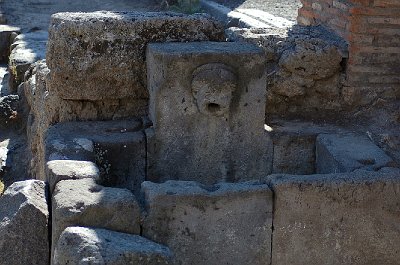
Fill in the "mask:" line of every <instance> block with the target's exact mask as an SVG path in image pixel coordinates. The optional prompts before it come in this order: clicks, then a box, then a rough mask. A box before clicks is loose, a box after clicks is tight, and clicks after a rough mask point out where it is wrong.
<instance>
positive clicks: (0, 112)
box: [0, 95, 19, 126]
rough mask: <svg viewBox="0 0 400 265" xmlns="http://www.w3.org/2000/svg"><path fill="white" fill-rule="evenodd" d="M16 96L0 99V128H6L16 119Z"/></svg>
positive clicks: (17, 98)
mask: <svg viewBox="0 0 400 265" xmlns="http://www.w3.org/2000/svg"><path fill="white" fill-rule="evenodd" d="M18 102H19V96H18V95H8V96H4V97H0V126H7V125H8V124H10V123H11V122H12V121H13V120H14V119H15V118H16V117H17V105H18Z"/></svg>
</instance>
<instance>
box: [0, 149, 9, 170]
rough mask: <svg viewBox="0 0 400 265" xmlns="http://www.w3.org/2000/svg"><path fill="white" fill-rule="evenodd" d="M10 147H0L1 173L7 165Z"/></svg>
mask: <svg viewBox="0 0 400 265" xmlns="http://www.w3.org/2000/svg"><path fill="white" fill-rule="evenodd" d="M7 155H8V148H6V147H0V174H1V173H2V172H3V171H4V169H5V168H6V167H7V160H8V159H7V158H8V156H7Z"/></svg>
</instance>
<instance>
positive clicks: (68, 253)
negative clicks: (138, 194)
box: [52, 227, 173, 265]
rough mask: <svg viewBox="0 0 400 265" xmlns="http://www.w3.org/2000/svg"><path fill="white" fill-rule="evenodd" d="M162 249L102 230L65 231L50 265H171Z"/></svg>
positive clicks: (158, 246) (79, 229)
mask: <svg viewBox="0 0 400 265" xmlns="http://www.w3.org/2000/svg"><path fill="white" fill-rule="evenodd" d="M172 262H173V254H172V252H171V251H170V250H169V249H168V248H167V247H165V246H162V245H159V244H157V243H154V242H152V241H150V240H148V239H146V238H143V237H140V236H137V235H130V234H124V233H118V232H115V231H110V230H105V229H95V228H86V227H68V228H67V229H65V230H64V231H63V233H62V234H61V237H60V240H59V241H58V243H57V247H56V249H55V255H54V258H53V260H52V265H67V264H107V265H124V264H141V265H158V264H172Z"/></svg>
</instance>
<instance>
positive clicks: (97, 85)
mask: <svg viewBox="0 0 400 265" xmlns="http://www.w3.org/2000/svg"><path fill="white" fill-rule="evenodd" d="M105 28H106V29H107V30H105ZM149 29H151V30H149ZM223 36H224V34H223V28H222V26H221V25H220V24H218V23H216V22H215V21H214V20H213V19H211V18H210V17H209V16H206V15H190V16H189V15H183V14H182V15H179V14H173V13H138V12H120V13H118V12H94V13H86V14H84V13H59V14H56V15H54V16H53V18H52V23H51V26H50V30H49V43H48V51H47V55H46V57H47V60H46V61H40V62H38V63H37V64H36V66H35V67H34V68H32V69H31V71H30V73H28V74H27V76H26V80H27V81H26V82H25V84H24V94H25V96H26V99H27V102H28V105H29V108H30V114H29V118H28V123H27V133H28V139H29V142H30V143H29V144H30V148H31V151H32V161H31V168H32V172H31V174H32V176H34V177H36V178H37V179H43V177H44V162H43V161H44V150H43V146H44V135H45V132H46V130H47V129H48V128H49V126H51V125H53V124H55V123H58V122H64V121H76V120H78V121H87V120H118V119H124V118H129V117H140V116H144V115H146V114H147V109H148V94H147V89H146V82H147V81H146V66H145V49H146V46H147V43H150V42H183V41H207V40H213V41H222V40H223ZM47 65H48V66H47Z"/></svg>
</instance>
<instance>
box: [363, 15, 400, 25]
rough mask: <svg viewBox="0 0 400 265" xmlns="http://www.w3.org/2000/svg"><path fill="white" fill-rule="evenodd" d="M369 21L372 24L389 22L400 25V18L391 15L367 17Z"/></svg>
mask: <svg viewBox="0 0 400 265" xmlns="http://www.w3.org/2000/svg"><path fill="white" fill-rule="evenodd" d="M399 16H400V14H399ZM367 21H368V23H371V24H389V25H399V26H400V18H399V17H398V18H391V17H369V18H367Z"/></svg>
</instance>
